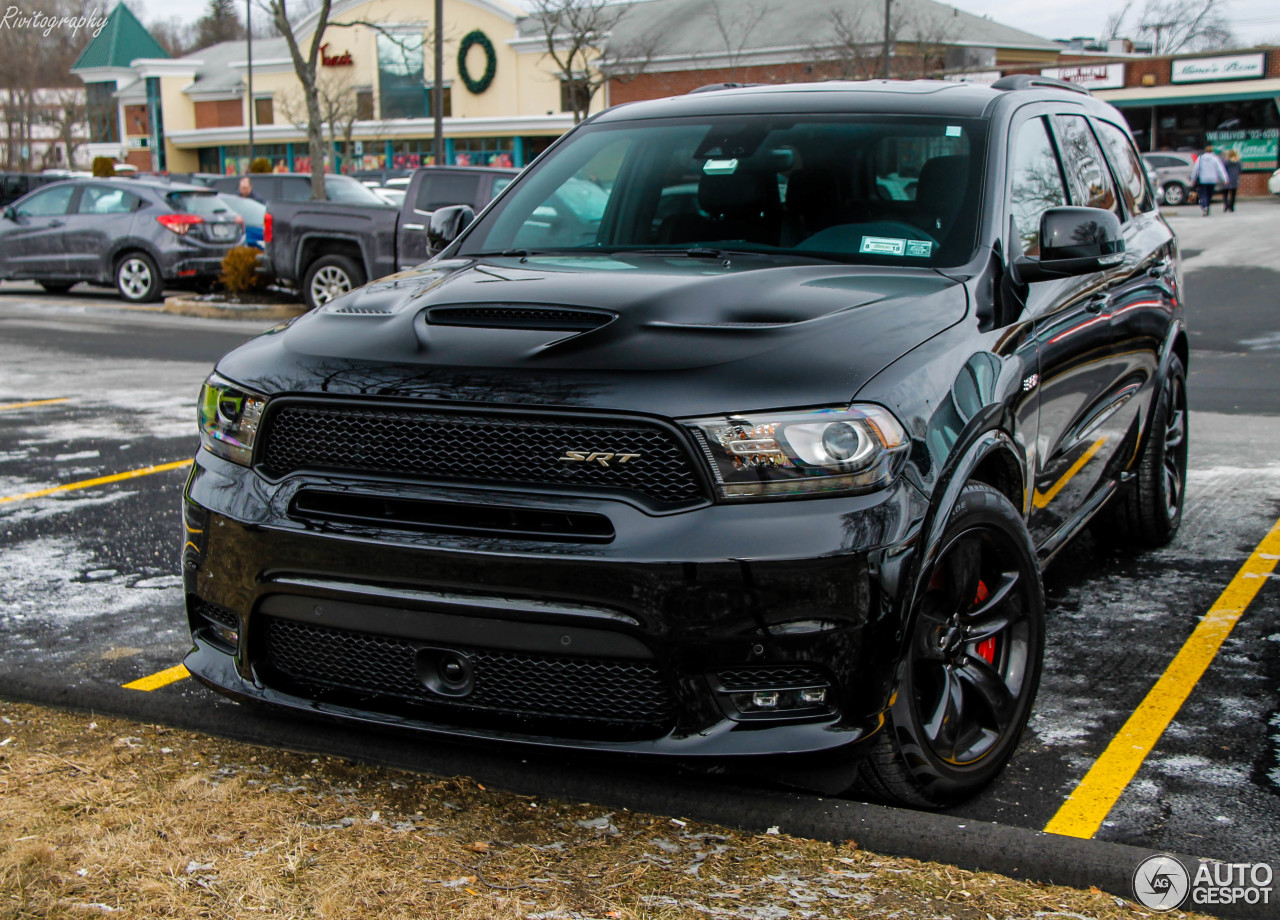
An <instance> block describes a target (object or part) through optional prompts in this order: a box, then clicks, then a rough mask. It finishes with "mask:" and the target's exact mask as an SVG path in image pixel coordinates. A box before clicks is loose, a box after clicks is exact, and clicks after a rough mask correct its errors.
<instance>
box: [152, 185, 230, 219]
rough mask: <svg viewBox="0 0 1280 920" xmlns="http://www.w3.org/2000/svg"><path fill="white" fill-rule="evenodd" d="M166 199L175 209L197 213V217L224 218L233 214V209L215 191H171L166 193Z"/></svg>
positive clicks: (186, 212) (184, 212)
mask: <svg viewBox="0 0 1280 920" xmlns="http://www.w3.org/2000/svg"><path fill="white" fill-rule="evenodd" d="M165 200H166V201H168V202H169V206H170V207H172V208H173V209H174V210H175V211H180V212H182V213H183V214H195V215H196V216H197V217H221V218H223V219H226V218H229V217H230V216H231V213H232V212H231V209H230V208H228V207H227V206H226V205H225V204H224V203H223V202H222V199H221V198H219V197H218V195H217V194H216V193H215V192H212V191H209V192H170V193H169V194H168V195H165Z"/></svg>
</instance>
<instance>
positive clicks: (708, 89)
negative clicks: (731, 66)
mask: <svg viewBox="0 0 1280 920" xmlns="http://www.w3.org/2000/svg"><path fill="white" fill-rule="evenodd" d="M759 85H760V84H759V83H708V84H707V85H706V86H699V87H698V88H697V89H691V90H689V92H688V93H687V95H689V96H692V95H693V94H694V93H714V92H715V91H716V90H721V89H741V88H742V87H744V86H759Z"/></svg>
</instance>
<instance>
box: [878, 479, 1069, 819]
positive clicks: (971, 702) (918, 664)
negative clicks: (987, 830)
mask: <svg viewBox="0 0 1280 920" xmlns="http://www.w3.org/2000/svg"><path fill="white" fill-rule="evenodd" d="M921 579H922V581H921V585H920V592H919V597H918V599H917V602H916V608H915V609H914V610H913V611H912V613H911V619H910V621H909V633H908V636H907V641H906V643H905V645H904V648H903V652H902V659H901V661H900V662H899V664H898V676H897V683H896V686H895V687H894V692H893V696H892V702H891V704H890V706H889V710H888V712H887V713H886V714H885V725H884V728H883V729H882V730H881V731H880V732H879V734H878V735H877V736H876V741H875V743H874V745H873V747H872V748H871V751H870V752H869V754H868V756H867V758H866V760H864V761H863V762H862V763H861V764H860V765H859V768H858V780H857V785H858V787H860V788H861V790H862V791H864V792H867V793H870V794H871V795H872V796H874V797H875V798H877V799H880V800H882V801H886V802H890V803H894V804H901V805H909V806H911V807H914V808H943V807H945V806H948V805H951V804H954V803H955V802H958V801H961V800H962V799H966V798H968V797H970V796H972V795H974V794H976V793H978V792H980V791H981V790H983V789H984V788H986V786H987V785H988V784H990V783H991V781H992V780H993V779H995V777H996V776H997V775H998V774H999V773H1000V771H1001V770H1002V769H1004V765H1005V764H1006V763H1007V762H1008V760H1009V758H1010V757H1011V756H1012V755H1013V752H1014V749H1015V748H1016V747H1017V746H1018V741H1019V739H1020V738H1021V737H1022V732H1023V729H1024V728H1025V727H1026V724H1027V719H1028V718H1029V717H1030V715H1031V706H1032V703H1033V702H1034V701H1035V696H1036V690H1037V689H1038V688H1039V685H1040V669H1041V663H1042V658H1043V654H1044V589H1043V588H1042V587H1041V583H1040V569H1039V567H1038V565H1037V564H1036V557H1035V551H1034V550H1033V549H1032V546H1031V537H1030V536H1029V534H1028V533H1027V528H1026V524H1025V523H1024V522H1023V519H1022V515H1020V514H1019V513H1018V510H1017V509H1016V508H1014V506H1013V504H1012V503H1010V501H1009V500H1008V499H1007V498H1005V496H1004V495H1002V494H1001V493H999V492H997V491H996V490H995V489H993V488H991V487H990V486H987V485H984V484H982V483H970V484H969V485H967V486H965V487H964V490H963V491H962V492H961V493H960V498H959V499H958V500H957V502H956V506H955V509H954V510H953V511H952V512H951V518H950V520H949V522H948V524H947V529H946V531H945V532H944V534H943V536H942V541H941V549H940V550H939V552H938V555H937V558H936V561H935V562H934V564H933V566H932V567H931V568H930V570H928V571H926V572H924V573H922V575H921Z"/></svg>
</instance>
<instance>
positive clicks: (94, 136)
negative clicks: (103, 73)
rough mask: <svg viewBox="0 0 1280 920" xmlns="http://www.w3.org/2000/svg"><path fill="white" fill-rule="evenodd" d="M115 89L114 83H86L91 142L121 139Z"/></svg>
mask: <svg viewBox="0 0 1280 920" xmlns="http://www.w3.org/2000/svg"><path fill="white" fill-rule="evenodd" d="M115 89H116V87H115V84H114V83H88V84H86V85H85V104H86V107H87V110H88V117H89V141H90V143H94V144H115V143H119V141H120V119H119V117H118V114H119V112H118V109H117V107H116V99H115Z"/></svg>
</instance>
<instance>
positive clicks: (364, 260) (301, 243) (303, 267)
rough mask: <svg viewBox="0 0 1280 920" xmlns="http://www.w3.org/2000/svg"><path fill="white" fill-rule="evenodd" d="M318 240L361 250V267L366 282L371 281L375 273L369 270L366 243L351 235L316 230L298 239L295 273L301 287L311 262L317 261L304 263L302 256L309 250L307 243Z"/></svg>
mask: <svg viewBox="0 0 1280 920" xmlns="http://www.w3.org/2000/svg"><path fill="white" fill-rule="evenodd" d="M316 239H319V240H328V241H333V240H341V241H343V242H345V243H354V244H355V247H356V248H357V249H359V250H360V267H361V268H363V269H364V274H365V280H371V276H372V274H373V272H371V271H370V270H369V254H368V253H367V252H366V251H365V247H364V241H363V240H362V239H360V237H359V236H357V235H355V234H349V233H341V232H339V233H334V232H333V231H320V230H314V231H309V232H307V233H304V234H302V236H301V237H299V238H298V248H297V255H296V256H295V257H294V271H295V272H296V273H297V274H296V275H295V277H296V278H297V283H298V284H299V285H301V284H302V278H303V276H304V275H306V273H307V269H308V268H310V267H311V262H314V261H315V259H312V260H311V261H309V262H306V263H304V262H303V261H302V254H303V253H304V252H306V250H307V243H309V242H310V241H312V240H316ZM317 258H323V256H317Z"/></svg>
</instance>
